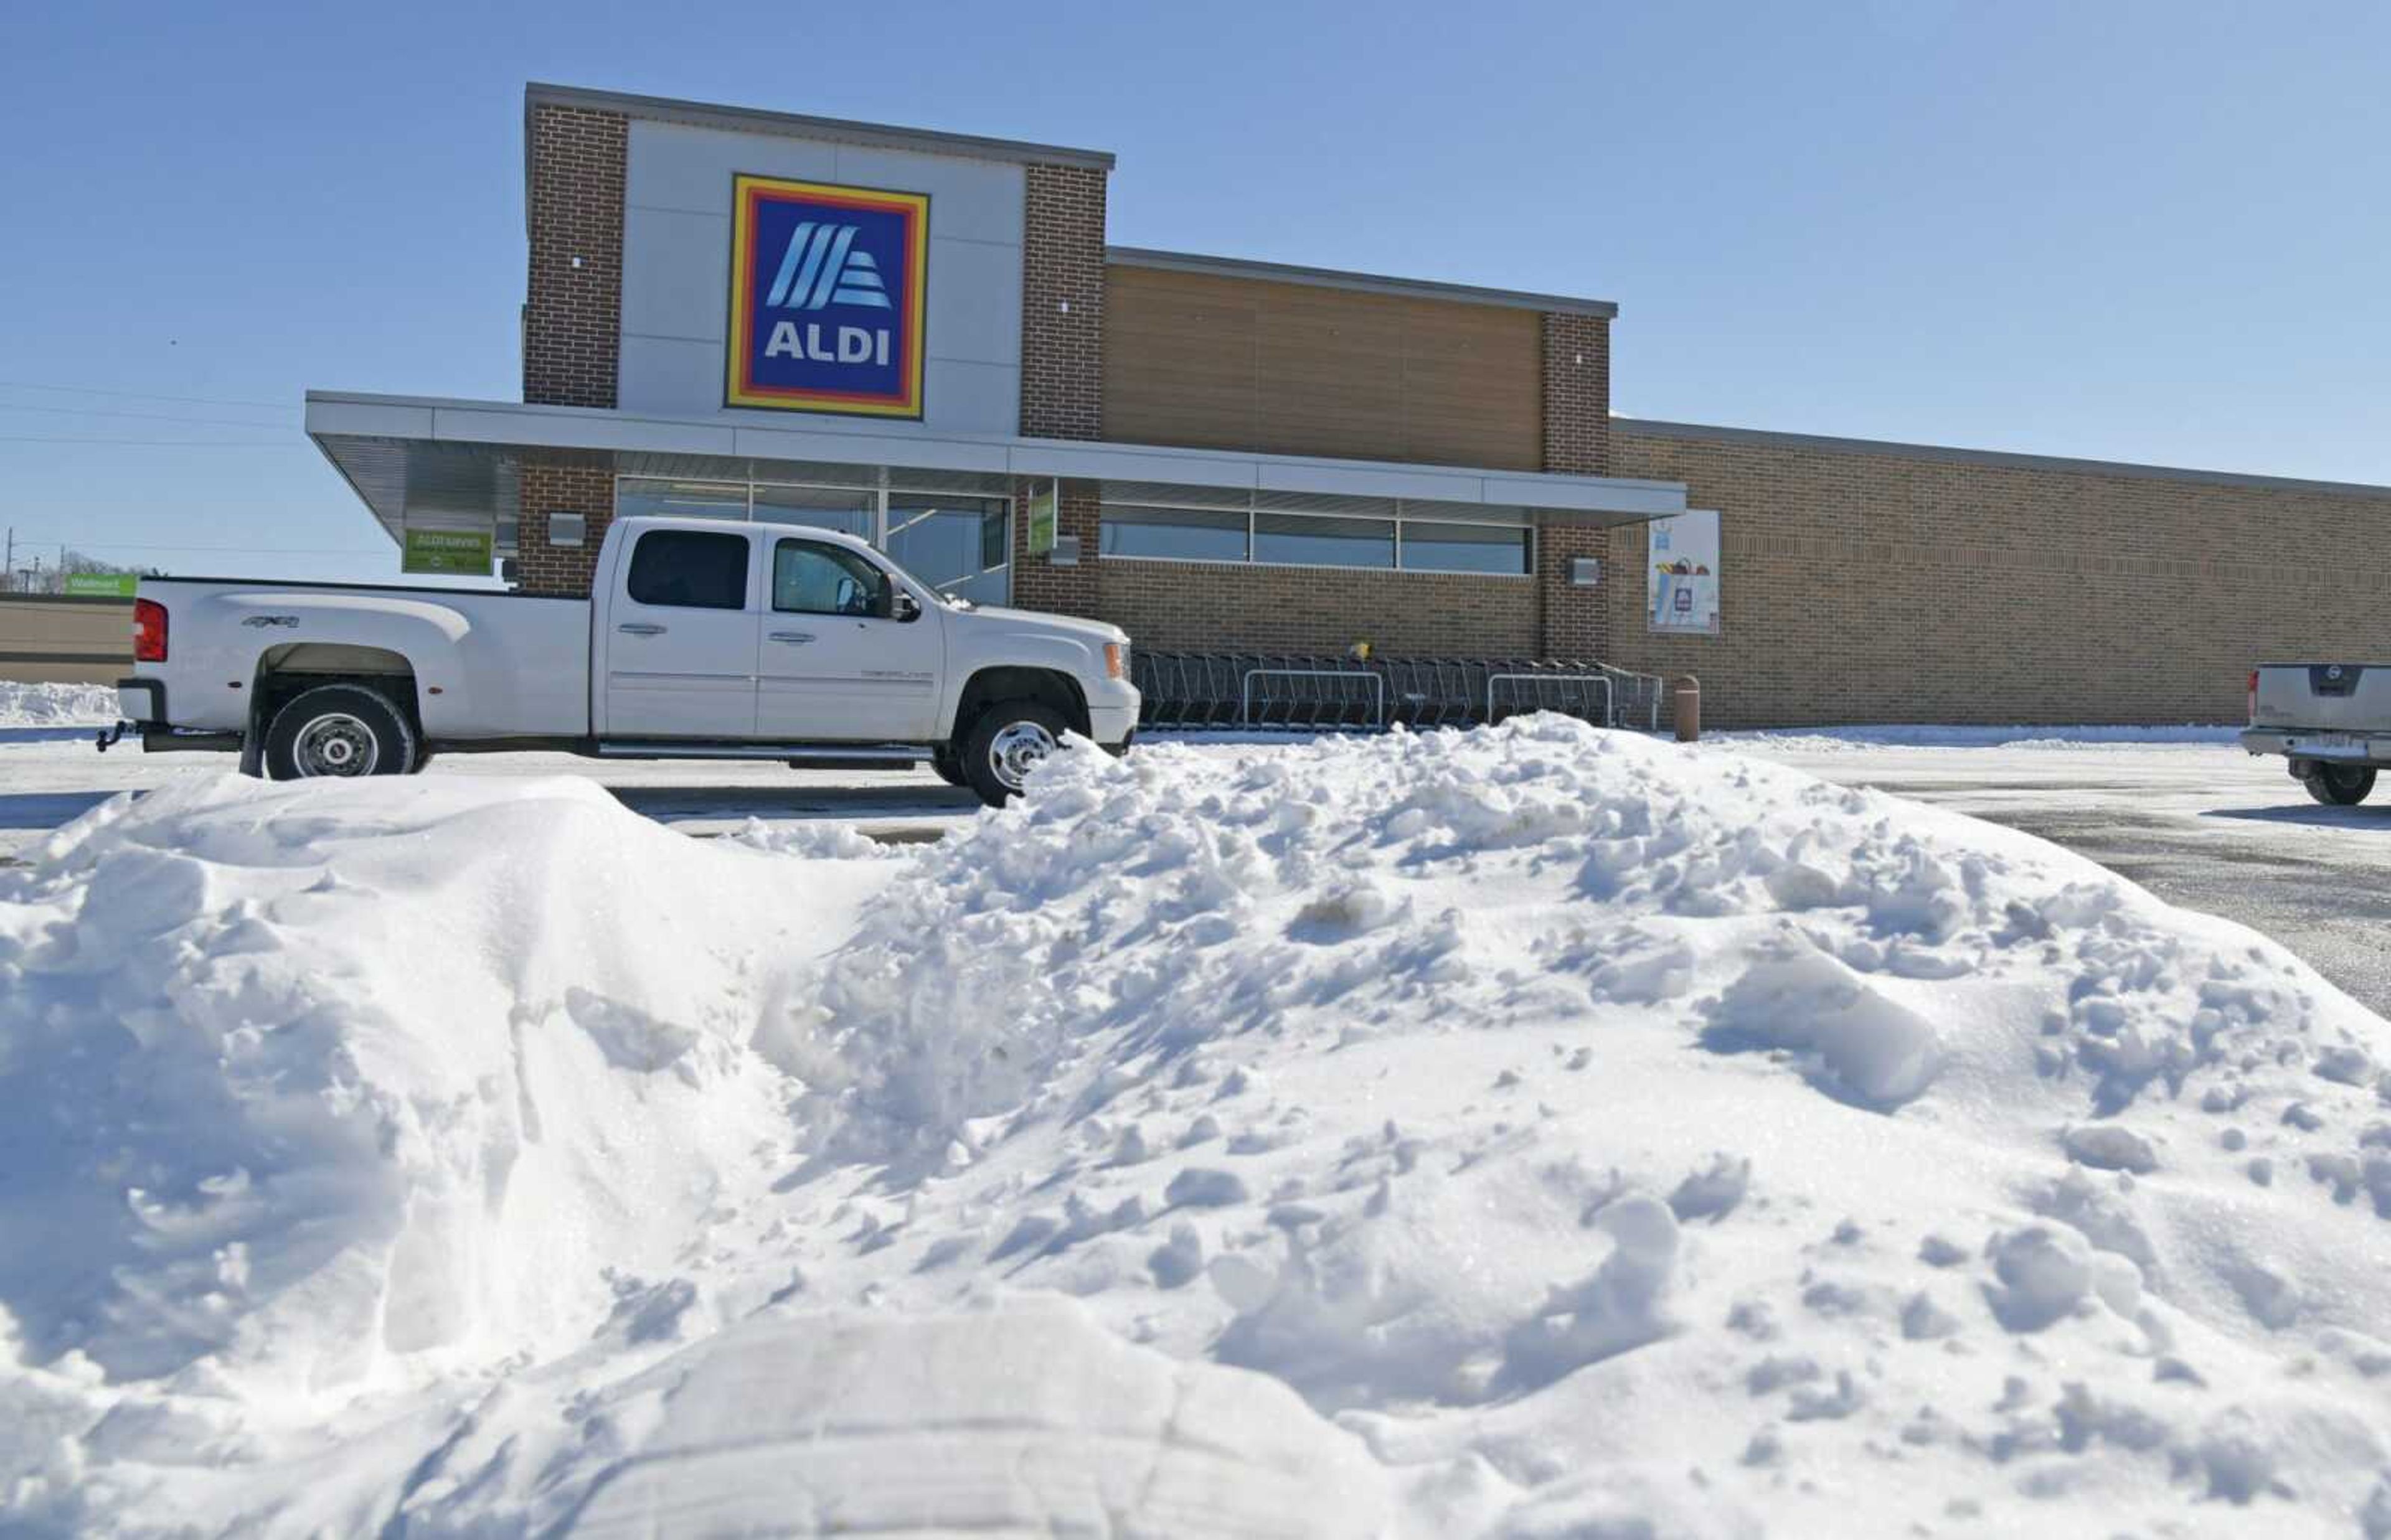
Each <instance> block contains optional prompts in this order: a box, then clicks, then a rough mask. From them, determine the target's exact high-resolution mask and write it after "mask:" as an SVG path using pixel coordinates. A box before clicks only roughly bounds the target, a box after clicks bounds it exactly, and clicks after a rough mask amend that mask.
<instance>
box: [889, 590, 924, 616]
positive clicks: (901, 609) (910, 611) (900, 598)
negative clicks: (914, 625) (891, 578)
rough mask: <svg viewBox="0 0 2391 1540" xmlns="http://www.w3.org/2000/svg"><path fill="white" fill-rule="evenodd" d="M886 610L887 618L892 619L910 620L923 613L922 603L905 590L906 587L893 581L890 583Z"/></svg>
mask: <svg viewBox="0 0 2391 1540" xmlns="http://www.w3.org/2000/svg"><path fill="white" fill-rule="evenodd" d="M885 613H886V615H887V618H888V619H890V620H894V621H910V620H914V619H917V618H919V617H920V615H921V613H922V603H921V601H920V600H919V599H916V598H915V597H913V596H912V595H911V594H909V593H907V592H905V590H904V589H902V588H899V587H898V586H897V585H896V584H893V583H892V584H889V585H888V597H887V599H886V601H885Z"/></svg>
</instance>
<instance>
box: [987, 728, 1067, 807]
mask: <svg viewBox="0 0 2391 1540" xmlns="http://www.w3.org/2000/svg"><path fill="white" fill-rule="evenodd" d="M1053 751H1054V735H1053V734H1052V733H1050V732H1048V731H1047V730H1046V729H1045V728H1043V727H1041V726H1040V725H1038V724H1037V723H1035V722H1012V723H1007V724H1006V725H1004V726H1003V727H1002V728H999V729H998V730H997V734H996V736H995V737H994V738H989V740H988V767H989V769H990V770H991V771H993V772H994V773H995V775H996V778H997V779H998V780H999V781H1000V782H1002V784H1003V786H1004V788H1005V789H1006V790H1008V791H1018V790H1020V789H1021V788H1022V787H1023V786H1024V785H1025V784H1026V783H1027V781H1028V779H1029V772H1030V771H1031V770H1032V769H1034V768H1036V767H1037V765H1038V764H1039V762H1040V761H1041V760H1043V759H1045V757H1046V756H1047V755H1049V754H1051V753H1053Z"/></svg>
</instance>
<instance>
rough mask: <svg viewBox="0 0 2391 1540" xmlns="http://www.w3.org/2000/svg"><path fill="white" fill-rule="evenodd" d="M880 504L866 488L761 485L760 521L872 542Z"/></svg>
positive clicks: (758, 490) (758, 510) (757, 500)
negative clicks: (874, 510) (875, 511)
mask: <svg viewBox="0 0 2391 1540" xmlns="http://www.w3.org/2000/svg"><path fill="white" fill-rule="evenodd" d="M878 500H879V494H878V493H875V492H872V491H869V490H866V489H862V488H857V489H853V490H849V489H847V488H843V487H793V486H769V485H759V486H757V487H756V519H757V520H761V521H763V522H765V523H770V524H809V525H811V526H813V527H814V528H815V529H818V530H836V531H837V532H838V533H841V534H851V535H854V536H855V537H856V538H858V539H859V540H869V539H871V538H872V507H873V505H874V504H875V503H876V502H878Z"/></svg>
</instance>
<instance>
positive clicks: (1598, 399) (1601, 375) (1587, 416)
mask: <svg viewBox="0 0 2391 1540" xmlns="http://www.w3.org/2000/svg"><path fill="white" fill-rule="evenodd" d="M1543 369H1544V468H1545V469H1546V470H1555V471H1561V472H1565V473H1566V474H1569V475H1571V476H1609V475H1610V474H1612V472H1611V468H1610V322H1609V320H1607V319H1606V318H1604V317H1602V316H1600V315H1564V314H1556V313H1553V312H1550V311H1547V312H1546V313H1545V314H1544V352H1543Z"/></svg>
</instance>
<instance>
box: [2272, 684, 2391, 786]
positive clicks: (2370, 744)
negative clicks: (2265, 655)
mask: <svg viewBox="0 0 2391 1540" xmlns="http://www.w3.org/2000/svg"><path fill="white" fill-rule="evenodd" d="M2242 748H2244V749H2247V750H2249V751H2250V752H2252V753H2254V754H2281V755H2283V756H2285V758H2287V759H2288V760H2289V761H2290V764H2291V771H2292V776H2293V777H2294V779H2296V780H2298V781H2299V782H2300V784H2301V785H2303V786H2305V787H2307V789H2308V795H2309V796H2311V797H2314V798H2315V799H2316V800H2317V801H2319V802H2330V803H2333V805H2335V806H2341V807H2347V806H2350V805H2352V804H2354V803H2357V802H2364V801H2365V800H2366V796H2367V793H2368V792H2370V791H2372V790H2373V789H2374V773H2375V771H2376V770H2377V769H2378V768H2380V767H2381V766H2383V765H2385V764H2391V663H2262V664H2260V665H2259V666H2258V667H2257V668H2255V669H2254V670H2252V671H2251V674H2250V725H2249V726H2248V728H2246V729H2245V730H2244V731H2243V732H2242Z"/></svg>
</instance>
